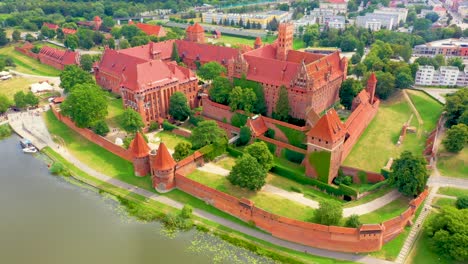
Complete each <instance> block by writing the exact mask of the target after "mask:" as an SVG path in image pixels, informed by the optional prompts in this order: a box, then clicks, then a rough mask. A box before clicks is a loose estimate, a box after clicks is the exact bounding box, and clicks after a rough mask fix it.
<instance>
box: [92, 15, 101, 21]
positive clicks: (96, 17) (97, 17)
mask: <svg viewBox="0 0 468 264" xmlns="http://www.w3.org/2000/svg"><path fill="white" fill-rule="evenodd" d="M93 21H94V22H101V21H102V19H101V18H100V17H99V16H95V17H94V18H93Z"/></svg>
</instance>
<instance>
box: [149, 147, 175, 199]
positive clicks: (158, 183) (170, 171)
mask: <svg viewBox="0 0 468 264" xmlns="http://www.w3.org/2000/svg"><path fill="white" fill-rule="evenodd" d="M150 164H151V179H152V181H153V187H154V188H155V189H156V190H157V191H158V192H168V191H170V190H172V189H173V188H174V187H175V182H174V176H175V175H174V172H175V166H176V164H177V163H176V162H175V160H174V159H173V158H172V156H171V154H170V153H169V150H167V147H166V145H165V144H164V143H163V142H161V144H159V148H158V150H157V152H156V151H154V150H153V151H151V154H150Z"/></svg>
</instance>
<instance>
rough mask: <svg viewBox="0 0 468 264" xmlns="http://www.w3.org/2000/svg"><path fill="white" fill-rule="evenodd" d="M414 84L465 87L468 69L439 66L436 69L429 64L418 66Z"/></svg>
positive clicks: (467, 82) (467, 83)
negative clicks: (461, 69)
mask: <svg viewBox="0 0 468 264" xmlns="http://www.w3.org/2000/svg"><path fill="white" fill-rule="evenodd" d="M415 84H416V85H423V86H431V85H437V86H459V87H466V86H468V69H465V70H464V71H460V70H459V69H458V67H454V66H441V67H440V68H439V69H438V70H436V69H434V67H433V66H430V65H424V66H419V68H418V71H417V72H416V79H415Z"/></svg>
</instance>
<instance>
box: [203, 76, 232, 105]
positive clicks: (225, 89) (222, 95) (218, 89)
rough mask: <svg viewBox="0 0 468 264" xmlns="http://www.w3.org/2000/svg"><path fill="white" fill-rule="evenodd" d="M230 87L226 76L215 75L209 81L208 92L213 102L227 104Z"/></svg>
mask: <svg viewBox="0 0 468 264" xmlns="http://www.w3.org/2000/svg"><path fill="white" fill-rule="evenodd" d="M231 89H232V84H231V81H229V79H228V78H225V77H222V76H217V77H216V78H214V80H213V82H212V83H211V88H210V90H209V91H208V93H209V95H210V99H211V100H212V101H213V102H216V103H220V104H227V102H228V99H229V93H230V92H231Z"/></svg>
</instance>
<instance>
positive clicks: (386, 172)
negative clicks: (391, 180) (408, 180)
mask: <svg viewBox="0 0 468 264" xmlns="http://www.w3.org/2000/svg"><path fill="white" fill-rule="evenodd" d="M380 174H382V176H384V178H385V179H388V177H390V171H388V170H386V169H380Z"/></svg>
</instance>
